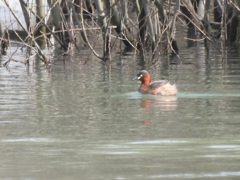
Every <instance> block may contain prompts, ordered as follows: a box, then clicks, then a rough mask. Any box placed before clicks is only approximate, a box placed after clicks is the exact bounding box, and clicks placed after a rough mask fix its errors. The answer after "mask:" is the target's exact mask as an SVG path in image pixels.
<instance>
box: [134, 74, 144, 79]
mask: <svg viewBox="0 0 240 180" xmlns="http://www.w3.org/2000/svg"><path fill="white" fill-rule="evenodd" d="M142 76H143V75H142V74H140V75H139V76H136V77H134V78H133V80H139V79H141V78H142Z"/></svg>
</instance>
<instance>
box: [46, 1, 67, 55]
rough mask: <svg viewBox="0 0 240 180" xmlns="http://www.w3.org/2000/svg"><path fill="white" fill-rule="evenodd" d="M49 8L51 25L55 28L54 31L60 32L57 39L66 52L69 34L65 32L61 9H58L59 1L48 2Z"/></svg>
mask: <svg viewBox="0 0 240 180" xmlns="http://www.w3.org/2000/svg"><path fill="white" fill-rule="evenodd" d="M48 4H49V7H50V8H51V15H52V19H53V21H52V23H53V25H54V26H55V27H56V30H62V32H60V33H58V34H59V37H60V39H61V41H62V44H63V48H64V50H65V51H67V50H68V47H69V34H68V32H67V31H64V30H65V25H64V22H65V21H64V15H63V12H62V9H61V7H60V1H59V0H48Z"/></svg>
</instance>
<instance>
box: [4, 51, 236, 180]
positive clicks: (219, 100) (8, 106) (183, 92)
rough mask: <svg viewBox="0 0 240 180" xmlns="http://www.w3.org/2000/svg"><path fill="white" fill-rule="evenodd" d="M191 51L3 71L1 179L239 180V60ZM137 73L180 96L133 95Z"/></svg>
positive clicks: (75, 59) (67, 60)
mask: <svg viewBox="0 0 240 180" xmlns="http://www.w3.org/2000/svg"><path fill="white" fill-rule="evenodd" d="M191 51H193V53H190V54H189V49H186V50H185V51H181V53H180V56H181V57H182V62H179V61H178V60H176V59H171V60H170V61H171V63H169V60H167V59H162V60H161V61H159V63H157V64H155V65H142V63H140V60H139V59H138V58H136V59H134V58H133V57H135V55H134V54H132V53H128V54H125V55H124V56H123V55H122V56H121V55H119V54H116V55H113V56H112V62H111V65H104V64H102V63H101V62H100V61H98V60H96V59H94V58H93V60H90V61H88V63H86V64H84V60H85V59H84V58H85V54H84V52H82V53H83V54H81V52H80V54H77V55H76V56H72V57H60V58H58V59H57V60H55V61H54V62H53V63H52V65H51V66H50V67H46V66H45V65H43V64H42V63H36V64H34V65H33V66H25V65H23V64H21V63H14V62H11V63H10V65H9V67H8V68H5V67H0V69H1V70H0V152H1V158H0V164H1V165H0V179H34V180H35V179H36V180H42V179H58V180H59V179H85V180H88V179H89V180H92V179H104V180H106V179H111V180H112V179H133V180H135V179H143V180H146V179H216V180H219V179H224V180H226V179H231V180H232V179H239V178H240V168H239V162H240V131H239V129H240V118H239V117H240V111H239V109H240V78H239V77H240V63H239V60H238V58H237V57H235V56H234V54H233V55H232V56H231V57H229V59H228V62H227V63H221V58H220V56H219V55H218V54H217V53H216V52H211V53H210V57H208V58H207V56H206V55H205V54H204V52H202V51H201V52H200V53H199V52H197V53H196V52H195V51H194V50H191ZM193 55H194V56H193ZM15 57H18V58H24V55H23V54H22V53H21V52H19V53H18V54H16V56H15ZM5 60H6V57H3V56H2V57H1V64H3V63H4V62H5ZM140 69H146V70H148V71H149V72H150V74H151V75H152V79H153V80H158V79H169V80H170V81H171V82H172V83H176V84H177V88H178V90H179V93H178V95H177V96H172V97H159V96H153V95H142V94H140V93H138V92H137V89H138V87H139V83H138V82H136V81H132V78H133V77H134V76H135V75H136V74H137V72H138V71H139V70H140Z"/></svg>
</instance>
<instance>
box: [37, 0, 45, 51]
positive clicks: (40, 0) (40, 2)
mask: <svg viewBox="0 0 240 180" xmlns="http://www.w3.org/2000/svg"><path fill="white" fill-rule="evenodd" d="M36 5H37V8H36V9H37V17H36V18H37V19H36V22H37V23H38V29H37V32H36V33H37V35H38V36H40V35H43V36H41V38H40V39H38V44H39V46H40V47H45V46H46V27H45V26H44V25H43V24H45V6H44V0H36ZM42 21H43V23H42Z"/></svg>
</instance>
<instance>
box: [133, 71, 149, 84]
mask: <svg viewBox="0 0 240 180" xmlns="http://www.w3.org/2000/svg"><path fill="white" fill-rule="evenodd" d="M133 80H140V81H141V82H142V84H145V85H149V84H150V82H151V77H150V74H149V73H148V72H147V71H146V70H142V71H140V72H139V73H138V74H137V76H136V77H134V78H133Z"/></svg>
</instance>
